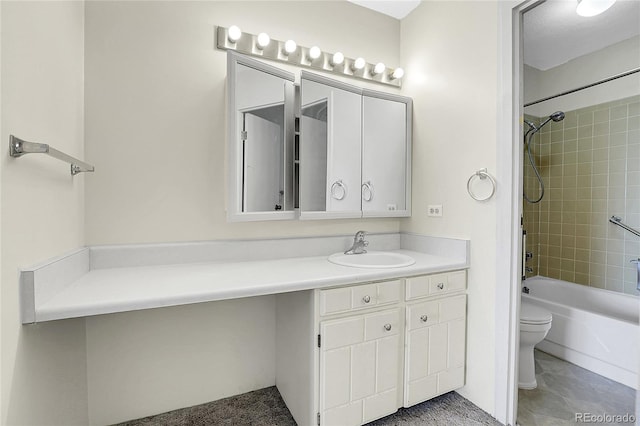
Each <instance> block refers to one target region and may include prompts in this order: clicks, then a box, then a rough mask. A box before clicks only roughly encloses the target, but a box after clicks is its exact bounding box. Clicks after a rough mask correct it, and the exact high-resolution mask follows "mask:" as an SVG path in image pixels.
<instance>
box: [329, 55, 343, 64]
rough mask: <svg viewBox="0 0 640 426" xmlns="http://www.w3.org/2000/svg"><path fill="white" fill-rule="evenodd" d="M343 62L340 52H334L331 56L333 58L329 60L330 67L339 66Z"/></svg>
mask: <svg viewBox="0 0 640 426" xmlns="http://www.w3.org/2000/svg"><path fill="white" fill-rule="evenodd" d="M343 62H344V55H343V54H342V52H336V53H334V54H333V57H332V58H331V64H332V65H334V66H335V65H340V64H342V63H343Z"/></svg>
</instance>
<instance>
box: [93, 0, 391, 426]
mask: <svg viewBox="0 0 640 426" xmlns="http://www.w3.org/2000/svg"><path fill="white" fill-rule="evenodd" d="M232 24H236V25H239V26H240V27H241V28H242V29H243V30H244V31H246V32H250V33H254V34H256V33H259V32H261V31H266V32H268V33H269V34H270V35H271V37H272V38H275V39H280V40H282V39H287V38H295V39H296V41H297V42H298V43H299V44H300V45H305V46H311V45H313V44H318V45H319V46H320V47H321V48H322V49H323V50H326V51H331V52H334V51H338V50H340V51H342V52H344V54H345V55H346V56H350V57H355V56H358V55H362V56H364V57H365V58H367V59H368V61H369V62H377V61H383V62H385V63H387V64H389V65H390V66H394V65H395V66H397V65H400V52H399V50H398V46H399V45H400V22H399V21H397V20H395V19H393V18H390V17H386V16H383V15H380V14H378V13H375V12H372V11H370V10H367V9H364V8H361V7H359V6H355V5H353V4H350V3H347V2H344V1H340V2H324V1H320V2H313V1H311V2H307V1H305V2H272V1H268V2H237V1H228V2H224V1H215V2H100V1H91V2H87V4H86V33H85V37H86V51H85V55H86V62H85V66H86V74H85V79H86V84H85V94H86V97H85V101H86V110H85V111H86V152H87V157H88V158H89V159H91V160H92V161H94V162H95V165H96V173H95V174H93V175H92V176H88V178H87V185H86V235H87V244H90V245H94V244H109V243H118V244H120V243H145V242H171V241H189V240H210V239H220V238H252V237H271V236H292V235H293V236H298V235H326V234H341V233H352V232H355V231H357V230H358V229H366V230H368V231H370V232H376V231H380V232H387V231H389V232H397V231H398V230H399V228H400V221H401V220H400V219H379V220H329V221H304V222H292V221H286V222H270V223H269V222H255V223H227V221H226V214H225V210H224V208H225V206H224V204H225V201H224V200H225V188H226V185H225V165H224V163H225V160H224V159H225V143H226V142H225V141H226V136H225V75H226V52H224V51H220V50H216V49H215V48H214V46H215V44H214V41H215V39H214V26H215V25H221V26H226V27H228V26H230V25H232ZM275 65H276V66H280V67H282V68H285V69H287V67H285V66H282V65H280V64H275ZM288 69H289V70H290V71H294V72H296V73H297V74H298V73H299V69H296V68H288ZM344 81H348V82H350V83H353V84H360V83H359V82H356V80H348V79H345V80H344ZM367 86H368V87H374V88H375V89H378V90H383V88H382V87H381V86H378V85H375V86H374V85H370V84H369V85H367ZM390 91H393V92H396V93H397V92H398V90H397V89H393V88H392V89H390ZM274 315H275V304H274V299H273V298H272V297H261V298H253V299H242V300H237V301H233V302H217V303H211V304H202V305H193V306H185V307H180V308H172V309H159V310H154V311H143V312H137V313H129V314H116V315H108V316H102V317H95V318H90V319H87V364H88V367H87V368H88V373H87V374H88V387H89V419H90V422H91V423H92V424H104V423H114V422H117V421H122V420H126V419H130V418H134V417H141V416H146V415H150V414H154V413H159V412H163V411H168V410H171V409H175V408H179V407H184V406H189V405H195V404H199V403H203V402H207V401H210V400H213V399H217V398H222V397H225V396H229V395H234V394H238V393H242V392H246V391H249V390H253V389H257V388H261V387H264V386H269V385H273V384H274V375H275V362H274V357H275V347H274V344H275V343H274V339H275V338H274V336H275V334H274V333H275V317H274ZM234 335H237V336H239V339H240V340H234V338H233V336H234ZM234 348H236V349H234ZM132 401H135V403H133V402H132Z"/></svg>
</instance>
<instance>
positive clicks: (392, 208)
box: [387, 204, 398, 211]
mask: <svg viewBox="0 0 640 426" xmlns="http://www.w3.org/2000/svg"><path fill="white" fill-rule="evenodd" d="M387 210H388V211H395V210H398V207H397V206H396V205H395V204H387Z"/></svg>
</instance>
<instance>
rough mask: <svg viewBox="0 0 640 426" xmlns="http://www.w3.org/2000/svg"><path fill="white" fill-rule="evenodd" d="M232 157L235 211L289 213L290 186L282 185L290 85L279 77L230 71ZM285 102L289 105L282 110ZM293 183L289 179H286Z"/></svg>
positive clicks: (289, 122)
mask: <svg viewBox="0 0 640 426" xmlns="http://www.w3.org/2000/svg"><path fill="white" fill-rule="evenodd" d="M235 82H236V83H235V87H234V95H235V110H236V114H237V115H236V120H235V122H236V128H237V132H236V133H235V137H234V140H235V141H236V143H237V144H238V145H237V146H234V147H233V150H234V151H235V152H236V155H237V156H236V158H237V163H236V167H237V168H236V171H237V174H236V179H237V190H238V199H237V202H238V208H239V211H240V212H242V213H263V212H281V211H284V210H292V206H293V196H292V186H293V185H292V184H291V183H288V182H290V180H289V181H287V178H288V175H290V174H291V173H292V172H291V170H292V167H291V166H288V165H287V164H286V161H287V158H288V161H290V162H293V160H292V158H291V154H290V153H288V152H287V150H288V149H289V147H288V145H287V140H288V138H289V136H292V135H288V133H292V132H291V130H292V129H288V126H290V125H292V123H293V118H291V119H289V120H287V115H291V108H292V101H293V98H292V97H291V99H288V95H287V90H288V86H287V85H289V86H290V87H289V89H291V90H292V89H293V84H292V83H291V82H289V81H286V80H284V79H283V78H281V77H278V76H276V75H273V74H271V73H269V72H265V71H263V70H260V69H255V68H253V67H251V66H246V65H242V64H237V65H236V67H235ZM287 102H289V104H290V105H287ZM291 179H292V178H291Z"/></svg>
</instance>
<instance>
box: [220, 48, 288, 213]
mask: <svg viewBox="0 0 640 426" xmlns="http://www.w3.org/2000/svg"><path fill="white" fill-rule="evenodd" d="M238 65H244V66H246V67H249V68H253V69H255V70H257V71H260V72H264V73H266V74H271V75H273V76H275V77H278V78H281V79H283V81H284V82H285V83H286V82H289V83H290V84H285V93H284V95H285V102H284V123H285V125H284V127H285V128H284V159H283V161H284V176H283V179H284V188H285V196H286V194H287V193H288V192H290V193H291V194H292V196H293V189H294V182H293V156H294V152H293V144H294V126H295V122H294V120H295V112H294V96H295V89H294V82H295V75H294V74H293V73H290V72H287V71H284V70H281V69H279V68H276V67H274V66H271V65H268V64H265V63H264V62H261V61H258V60H255V59H252V58H249V57H247V56H244V55H241V54H238V53H236V52H233V51H227V143H226V146H227V174H226V176H227V179H228V181H227V206H226V207H227V220H228V221H229V222H249V221H263V220H291V219H296V215H297V213H296V211H295V210H293V209H292V210H283V211H264V212H243V211H242V207H241V205H242V199H241V198H242V196H241V193H242V191H241V189H240V188H241V185H242V165H241V162H242V154H241V153H240V152H239V144H237V143H235V142H236V141H237V140H238V139H239V138H240V135H238V134H237V132H236V130H237V126H238V111H236V97H235V90H236V83H237V79H236V71H237V68H238ZM284 204H285V205H286V204H287V203H286V201H285V203H284ZM291 204H292V205H293V199H292V200H291Z"/></svg>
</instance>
